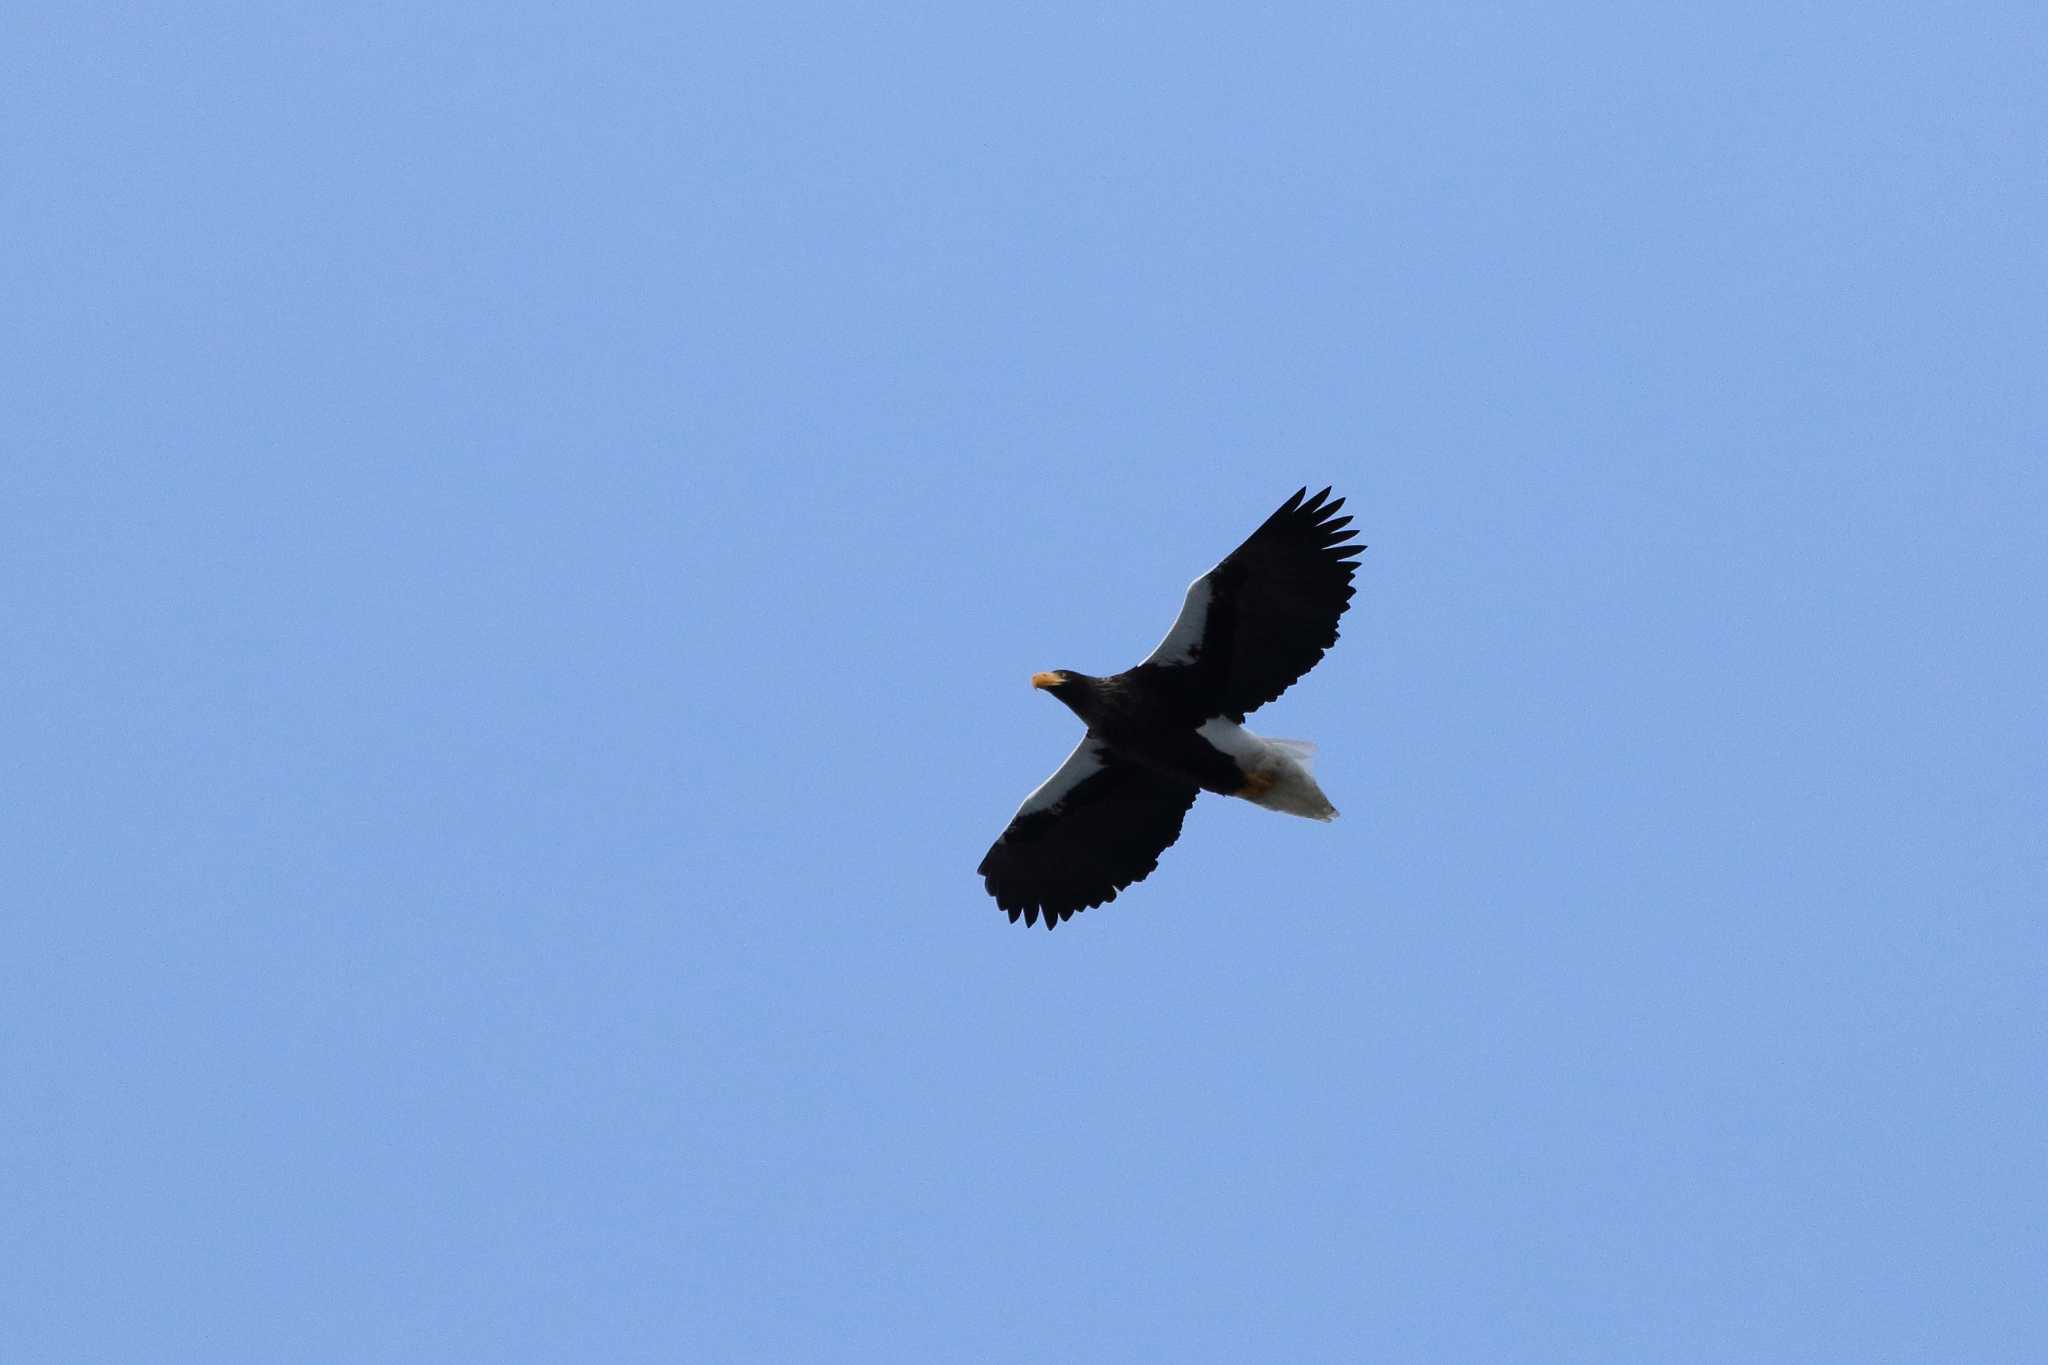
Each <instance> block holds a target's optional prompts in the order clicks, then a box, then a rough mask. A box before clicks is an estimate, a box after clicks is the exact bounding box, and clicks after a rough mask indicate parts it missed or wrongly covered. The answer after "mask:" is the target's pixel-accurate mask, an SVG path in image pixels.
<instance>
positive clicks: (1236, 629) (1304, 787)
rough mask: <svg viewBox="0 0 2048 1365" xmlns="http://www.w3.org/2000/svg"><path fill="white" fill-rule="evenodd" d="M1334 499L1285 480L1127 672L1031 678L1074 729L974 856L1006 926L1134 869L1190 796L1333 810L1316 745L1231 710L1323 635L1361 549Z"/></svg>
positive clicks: (1320, 649)
mask: <svg viewBox="0 0 2048 1365" xmlns="http://www.w3.org/2000/svg"><path fill="white" fill-rule="evenodd" d="M1343 505H1344V499H1342V498H1332V497H1331V496H1330V490H1329V489H1327V488H1325V489H1324V490H1323V491H1322V492H1320V493H1318V494H1316V495H1315V496H1314V497H1309V496H1308V489H1306V488H1302V489H1300V490H1299V491H1297V492H1296V493H1295V495H1294V496H1293V497H1291V498H1289V499H1288V500H1287V501H1286V502H1284V503H1282V504H1281V505H1280V509H1279V510H1278V511H1276V512H1275V513H1273V515H1272V516H1270V517H1267V518H1266V520H1265V522H1264V523H1263V524H1262V525H1260V527H1259V529H1258V530H1256V531H1254V532H1252V533H1251V536H1250V537H1249V538H1248V539H1247V540H1246V541H1245V543H1244V544H1242V545H1240V546H1238V547H1237V548H1236V549H1235V550H1232V551H1231V552H1230V553H1229V554H1228V555H1226V556H1224V558H1223V562H1222V563H1220V564H1218V565H1217V566H1216V567H1215V568H1213V569H1211V570H1209V572H1207V573H1205V574H1203V575H1202V576H1201V577H1200V578H1197V579H1196V580H1195V581H1194V582H1193V583H1191V584H1189V585H1188V591H1187V596H1186V598H1185V599H1184V600H1183V601H1182V603H1181V608H1180V615H1179V617H1177V618H1176V619H1175V620H1174V623H1173V629H1171V630H1169V631H1167V632H1166V638H1165V639H1163V640H1161V641H1160V642H1159V647H1158V648H1156V649H1154V650H1153V651H1152V652H1151V654H1149V655H1147V656H1146V658H1145V661H1144V662H1143V663H1141V664H1139V665H1138V666H1137V667H1136V668H1132V669H1128V670H1126V671H1125V672H1122V673H1116V674H1112V675H1110V676H1109V677H1106V678H1096V677H1090V676H1089V675H1088V674H1086V673H1079V672H1076V671H1074V670H1073V669H1070V668H1060V669H1054V670H1052V671H1050V672H1045V673H1034V674H1033V675H1032V677H1031V685H1032V686H1033V687H1036V688H1040V689H1042V690H1044V691H1047V692H1050V693H1051V694H1052V695H1053V696H1054V697H1056V698H1058V699H1059V700H1060V701H1062V702H1064V703H1065V704H1066V705H1067V707H1068V709H1070V710H1072V711H1073V712H1074V714H1075V715H1077V716H1079V717H1080V718H1081V720H1082V721H1083V722H1084V723H1085V724H1086V725H1087V727H1088V731H1087V733H1086V734H1084V735H1082V736H1081V742H1080V744H1078V745H1077V746H1075V749H1074V752H1073V753H1071V754H1069V755H1067V761H1066V762H1065V763H1062V764H1061V765H1060V766H1059V769H1058V771H1056V772H1055V773H1053V775H1052V776H1051V777H1049V778H1047V779H1046V780H1045V781H1044V783H1043V784H1041V785H1040V786H1039V788H1038V790H1037V791H1034V792H1032V793H1031V795H1029V796H1027V797H1025V798H1024V804H1023V805H1021V806H1019V807H1017V813H1016V815H1015V816H1013V817H1012V818H1011V820H1010V823H1009V825H1008V826H1007V827H1006V828H1005V829H1004V830H1003V832H1002V834H1001V836H1000V837H998V838H997V840H996V841H995V844H994V845H993V846H992V847H991V848H990V849H989V851H988V856H987V857H985V858H983V859H982V860H981V867H980V869H979V871H980V873H981V877H982V881H983V883H984V884H985V885H986V886H987V887H988V891H989V894H990V895H992V896H994V897H995V900H996V904H997V905H998V906H1000V907H1001V908H1002V909H1003V910H1004V911H1005V912H1007V913H1008V914H1009V916H1010V922H1011V923H1012V924H1015V923H1016V922H1017V921H1018V920H1019V919H1020V918H1021V919H1022V920H1023V921H1024V923H1026V924H1037V923H1039V922H1040V921H1043V922H1044V924H1045V927H1046V928H1048V929H1052V928H1056V927H1058V925H1059V924H1060V923H1061V921H1063V920H1068V919H1071V918H1073V917H1074V916H1075V915H1077V914H1079V913H1080V912H1081V911H1083V910H1087V909H1091V908H1093V907H1094V906H1098V905H1103V904H1106V903H1108V902H1110V901H1113V900H1115V899H1116V896H1117V893H1118V892H1119V891H1122V890H1123V889H1124V888H1125V887H1127V886H1130V885H1131V884H1132V883H1133V882H1138V881H1142V880H1144V878H1145V877H1146V876H1147V875H1148V874H1149V873H1150V872H1151V871H1152V869H1153V868H1155V867H1157V866H1158V865H1159V855H1160V854H1161V853H1164V852H1165V851H1166V850H1167V849H1168V848H1169V847H1171V846H1172V844H1173V841H1174V840H1175V839H1177V838H1179V837H1180V827H1181V821H1182V820H1183V819H1184V818H1185V817H1186V815H1187V813H1188V808H1189V807H1190V806H1192V805H1194V803H1195V797H1196V796H1197V795H1199V794H1200V793H1202V792H1205V791H1211V792H1215V793H1217V794H1219V795H1222V796H1241V797H1243V798H1244V799H1245V800H1247V801H1250V802H1252V803H1253V804H1255V805H1260V806H1264V807H1266V808H1267V809H1268V810H1277V811H1284V812H1286V813H1287V814H1289V815H1301V816H1306V817H1308V818H1309V819H1311V820H1329V819H1332V818H1334V817H1335V816H1336V814H1337V812H1336V809H1335V808H1334V807H1332V806H1331V805H1330V802H1329V799H1328V798H1327V797H1325V796H1324V795H1323V790H1322V788H1321V787H1319V786H1317V785H1316V780H1315V778H1314V777H1313V776H1311V775H1310V772H1309V767H1310V764H1311V761H1312V760H1313V757H1314V754H1315V746H1314V745H1312V744H1308V743H1305V742H1303V741H1300V740H1287V739H1266V738H1264V737H1262V736H1259V735H1255V734H1253V733H1252V732H1251V731H1249V730H1247V729H1245V728H1244V718H1245V716H1246V715H1247V714H1248V713H1250V712H1252V711H1256V710H1257V709H1258V708H1259V707H1261V706H1264V705H1265V704H1266V703H1267V702H1269V701H1271V700H1273V699H1274V698H1275V697H1277V696H1279V695H1280V694H1281V693H1282V692H1285V691H1286V690H1287V689H1288V688H1289V687H1291V686H1292V685H1293V684H1294V681H1295V679H1297V678H1299V677H1301V675H1302V674H1304V673H1306V672H1308V671H1309V669H1311V668H1313V667H1315V664H1316V661H1317V660H1318V659H1320V658H1322V657H1323V654H1324V652H1325V651H1327V650H1328V649H1329V648H1330V646H1332V645H1334V644H1335V643H1336V642H1337V618H1339V617H1340V616H1342V615H1343V614H1344V609H1345V608H1346V607H1347V606H1349V605H1350V603H1351V595H1352V592H1353V588H1352V585H1351V576H1352V574H1353V573H1354V572H1355V571H1356V570H1357V567H1358V566H1357V565H1356V564H1355V563H1353V560H1354V559H1355V558H1356V557H1357V555H1358V554H1359V552H1360V551H1362V550H1363V549H1364V548H1365V546H1363V545H1347V544H1345V542H1346V541H1348V540H1350V539H1351V538H1352V537H1353V536H1355V535H1357V534H1358V532H1357V531H1355V530H1346V529H1345V527H1346V526H1348V525H1349V524H1350V521H1351V518H1350V517H1340V516H1338V515H1337V509H1338V508H1340V507H1342V506H1343Z"/></svg>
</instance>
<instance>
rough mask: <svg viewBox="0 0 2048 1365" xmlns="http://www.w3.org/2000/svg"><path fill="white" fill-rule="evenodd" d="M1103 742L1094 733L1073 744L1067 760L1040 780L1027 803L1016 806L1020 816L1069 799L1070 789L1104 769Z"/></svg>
mask: <svg viewBox="0 0 2048 1365" xmlns="http://www.w3.org/2000/svg"><path fill="white" fill-rule="evenodd" d="M1104 766H1106V765H1105V764H1104V763H1103V761H1102V744H1101V743H1100V741H1098V740H1097V739H1096V738H1095V736H1093V735H1084V736H1082V738H1081V742H1080V743H1079V744H1077V745H1075V746H1074V752H1072V753H1070V754H1068V755H1067V761H1066V762H1064V763H1062V764H1060V766H1059V767H1058V768H1057V769H1055V770H1054V772H1053V775H1052V776H1051V777H1048V778H1046V779H1045V781H1043V782H1041V783H1039V784H1038V790H1037V791H1035V792H1033V793H1031V795H1029V796H1027V797H1025V798H1024V804H1023V805H1021V806H1019V807H1017V814H1016V815H1013V816H1011V817H1010V818H1011V819H1013V820H1014V819H1017V818H1018V817H1019V816H1025V815H1030V814H1031V813H1032V812H1034V811H1041V810H1044V809H1045V808H1046V807H1048V806H1056V805H1058V804H1059V803H1060V802H1062V801H1064V800H1066V799H1067V793H1068V792H1071V791H1072V790H1073V789H1074V788H1076V787H1078V786H1080V785H1081V784H1082V783H1083V782H1086V781H1087V780H1088V779H1089V778H1091V777H1093V776H1095V774H1097V773H1099V772H1101V771H1102V769H1103V768H1104Z"/></svg>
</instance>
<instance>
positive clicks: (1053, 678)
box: [1031, 673, 1066, 687]
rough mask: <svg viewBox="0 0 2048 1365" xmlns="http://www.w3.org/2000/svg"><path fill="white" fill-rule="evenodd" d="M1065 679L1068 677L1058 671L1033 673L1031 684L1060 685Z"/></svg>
mask: <svg viewBox="0 0 2048 1365" xmlns="http://www.w3.org/2000/svg"><path fill="white" fill-rule="evenodd" d="M1065 681H1066V679H1065V678H1064V677H1063V676H1062V675H1060V674H1058V673H1033V674H1032V675H1031V685H1032V686H1033V687H1058V686H1059V685H1060V684H1061V683H1063V682H1065Z"/></svg>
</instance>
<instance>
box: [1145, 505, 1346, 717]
mask: <svg viewBox="0 0 2048 1365" xmlns="http://www.w3.org/2000/svg"><path fill="white" fill-rule="evenodd" d="M1307 493H1308V490H1307V489H1306V488H1304V489H1302V490H1301V491H1300V492H1298V493H1296V494H1295V495H1294V496H1293V497H1291V498H1289V499H1288V500H1287V501H1286V502H1284V503H1282V504H1281V506H1280V510H1279V511H1277V512H1275V513H1274V514H1273V515H1272V516H1270V517H1267V518H1266V522H1265V525H1263V526H1261V527H1259V529H1258V530H1256V531H1254V532H1252V534H1251V537H1250V538H1249V539H1248V540H1246V541H1245V543H1244V544H1242V545H1240V546H1238V547H1237V548H1236V549H1235V550H1232V551H1231V552H1230V554H1229V555H1227V556H1226V557H1225V558H1224V560H1223V562H1222V563H1221V564H1218V565H1217V566H1216V567H1215V568H1213V569H1211V570H1209V572H1207V573H1205V574H1203V575H1202V576H1201V577H1200V578H1198V579H1196V580H1195V581H1194V582H1193V583H1190V584H1189V585H1188V595H1187V597H1186V599H1185V600H1184V601H1183V602H1182V603H1181V608H1180V616H1179V617H1178V619H1176V620H1175V621H1174V623H1173V629H1172V630H1170V631H1168V632H1167V633H1166V638H1165V639H1164V640H1161V641H1160V642H1159V647H1158V648H1157V649H1155V650H1153V651H1152V654H1151V656H1150V657H1149V658H1147V659H1146V660H1145V664H1146V665H1151V666H1152V667H1155V668H1158V669H1185V670H1187V673H1186V675H1185V680H1184V684H1183V685H1184V687H1186V688H1187V689H1188V690H1189V691H1191V692H1192V693H1193V695H1195V696H1196V697H1198V698H1199V699H1200V701H1201V702H1202V703H1203V704H1204V705H1205V706H1208V707H1210V708H1212V709H1210V710H1209V711H1208V714H1210V715H1221V716H1229V717H1230V718H1231V719H1233V720H1239V721H1241V720H1243V719H1244V717H1245V713H1246V712H1248V711H1256V710H1257V709H1258V708H1259V707H1261V706H1264V705H1265V704H1266V703H1267V702H1269V701H1271V700H1273V698H1275V697H1277V696H1279V695H1280V694H1281V693H1282V692H1285V691H1286V690H1287V689H1288V688H1289V687H1291V686H1293V685H1294V680H1295V679H1296V678H1299V677H1300V676H1301V675H1302V674H1304V673H1306V672H1308V671H1309V670H1310V669H1311V668H1313V667H1315V664H1316V660H1318V659H1320V658H1322V657H1323V652H1324V651H1325V650H1327V649H1329V647H1330V646H1331V645H1333V644H1335V643H1337V618H1338V617H1340V616H1342V615H1343V614H1344V609H1345V608H1346V607H1347V606H1349V605H1350V604H1351V594H1352V591H1353V589H1352V587H1351V575H1352V574H1353V573H1354V572H1356V571H1357V569H1358V566H1357V565H1356V564H1354V563H1352V562H1351V561H1352V559H1353V558H1354V557H1355V556H1356V555H1357V554H1358V552H1359V551H1361V550H1363V549H1364V548H1365V547H1364V546H1363V545H1346V544H1345V543H1344V542H1345V541H1347V540H1350V539H1351V538H1352V537H1353V536H1355V535H1357V534H1358V532H1357V531H1347V530H1345V529H1344V528H1345V527H1346V526H1348V525H1350V523H1351V518H1349V517H1340V516H1338V515H1337V509H1338V508H1340V507H1342V506H1343V505H1344V499H1342V498H1336V499H1331V498H1330V490H1329V489H1327V488H1325V489H1324V490H1323V491H1322V492H1320V493H1318V494H1316V495H1315V496H1314V497H1312V498H1311V497H1308V496H1307ZM1142 666H1143V665H1141V667H1142Z"/></svg>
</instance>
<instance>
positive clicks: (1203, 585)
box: [1145, 574, 1209, 664]
mask: <svg viewBox="0 0 2048 1365" xmlns="http://www.w3.org/2000/svg"><path fill="white" fill-rule="evenodd" d="M1208 627H1209V575H1208V574H1203V575H1202V576H1201V577H1200V578H1197V579H1196V580H1195V581H1194V582H1192V583H1190V584H1188V595H1187V596H1186V597H1184V598H1182V599H1181V604H1180V615H1179V616H1177V617H1175V618H1174V621H1173V629H1171V630H1169V631H1167V632H1166V638H1165V639H1164V640H1161V641H1160V642H1159V645H1158V647H1157V648H1155V649H1154V650H1153V651H1152V652H1151V653H1150V654H1148V655H1146V656H1145V662H1146V663H1148V664H1186V663H1193V662H1194V659H1195V656H1196V655H1197V654H1198V653H1200V652H1201V648H1202V635H1203V633H1204V632H1205V631H1207V629H1208Z"/></svg>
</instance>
